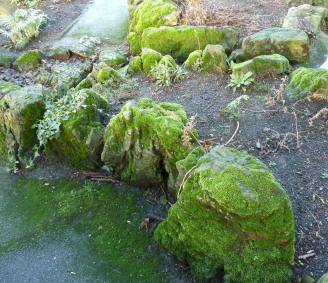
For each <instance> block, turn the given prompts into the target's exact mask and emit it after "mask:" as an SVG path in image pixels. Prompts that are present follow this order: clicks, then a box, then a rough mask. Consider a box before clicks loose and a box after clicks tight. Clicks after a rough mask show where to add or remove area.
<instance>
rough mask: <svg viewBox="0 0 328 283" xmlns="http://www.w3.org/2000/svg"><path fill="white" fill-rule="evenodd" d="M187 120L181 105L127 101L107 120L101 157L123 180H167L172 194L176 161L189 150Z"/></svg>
mask: <svg viewBox="0 0 328 283" xmlns="http://www.w3.org/2000/svg"><path fill="white" fill-rule="evenodd" d="M187 123H188V119H187V115H186V113H185V111H184V109H183V107H182V106H181V105H178V104H172V103H160V104H155V103H154V102H153V101H151V100H150V99H146V98H144V99H141V100H140V101H139V102H134V101H130V102H128V103H127V104H126V105H125V106H124V107H123V108H122V110H121V112H120V113H119V114H118V115H116V116H115V117H114V118H112V119H111V120H110V123H109V124H108V126H107V129H106V133H105V146H104V150H103V152H102V156H101V159H102V161H103V162H104V163H105V164H106V165H108V166H110V167H112V168H114V169H115V172H116V173H117V174H119V175H120V176H121V178H122V179H123V180H125V181H127V182H130V183H132V184H135V185H139V186H142V187H150V186H157V187H158V186H159V185H162V184H167V188H168V191H169V192H170V193H171V194H172V195H173V196H175V195H176V192H177V188H176V178H177V176H178V171H177V168H176V162H177V161H179V160H181V159H184V158H185V157H186V156H187V155H188V153H189V152H190V150H191V147H188V146H186V145H184V144H183V141H182V134H183V130H184V128H185V126H186V124H187ZM193 135H194V136H197V133H196V132H194V133H193Z"/></svg>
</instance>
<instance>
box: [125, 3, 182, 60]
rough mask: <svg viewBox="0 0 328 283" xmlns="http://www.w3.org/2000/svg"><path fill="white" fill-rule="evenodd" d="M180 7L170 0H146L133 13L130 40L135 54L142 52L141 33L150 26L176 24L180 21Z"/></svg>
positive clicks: (131, 48)
mask: <svg viewBox="0 0 328 283" xmlns="http://www.w3.org/2000/svg"><path fill="white" fill-rule="evenodd" d="M179 14H180V12H179V9H178V7H177V5H176V4H174V3H173V2H172V1H169V0H157V1H154V0H145V1H143V2H142V3H141V4H140V5H139V6H138V7H137V9H136V10H135V12H134V13H133V16H132V18H131V21H130V25H129V35H128V40H129V43H130V50H131V52H132V53H133V54H139V53H140V52H141V34H142V32H143V30H144V29H146V28H148V27H159V26H162V25H165V26H175V25H177V23H178V17H179Z"/></svg>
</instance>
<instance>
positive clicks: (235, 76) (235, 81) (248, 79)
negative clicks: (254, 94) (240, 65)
mask: <svg viewBox="0 0 328 283" xmlns="http://www.w3.org/2000/svg"><path fill="white" fill-rule="evenodd" d="M252 83H254V78H253V73H252V72H247V73H246V74H244V73H242V72H236V73H232V74H231V75H230V82H229V84H228V85H227V87H231V88H232V89H233V92H234V93H235V92H236V90H237V89H239V88H240V89H242V90H243V91H244V92H245V91H246V88H247V87H248V86H250V85H251V84H252Z"/></svg>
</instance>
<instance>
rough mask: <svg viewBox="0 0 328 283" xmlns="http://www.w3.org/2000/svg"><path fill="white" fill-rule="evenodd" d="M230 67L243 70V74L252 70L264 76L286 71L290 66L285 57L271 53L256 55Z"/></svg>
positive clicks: (239, 70)
mask: <svg viewBox="0 0 328 283" xmlns="http://www.w3.org/2000/svg"><path fill="white" fill-rule="evenodd" d="M231 69H232V71H233V72H243V73H244V74H246V73H247V72H252V73H253V74H255V75H257V76H261V77H264V76H267V75H279V74H282V73H288V72H289V71H291V69H292V68H291V66H290V65H289V61H288V59H287V58H286V57H284V56H282V55H279V54H273V55H262V56H257V57H255V58H253V59H251V60H248V61H246V62H243V63H239V64H232V65H231Z"/></svg>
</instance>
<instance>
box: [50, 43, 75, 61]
mask: <svg viewBox="0 0 328 283" xmlns="http://www.w3.org/2000/svg"><path fill="white" fill-rule="evenodd" d="M47 56H48V57H49V58H51V59H55V60H68V59H69V58H70V56H71V54H70V51H69V49H67V48H65V47H62V46H58V47H54V48H51V49H50V50H49V52H48V54H47Z"/></svg>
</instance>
